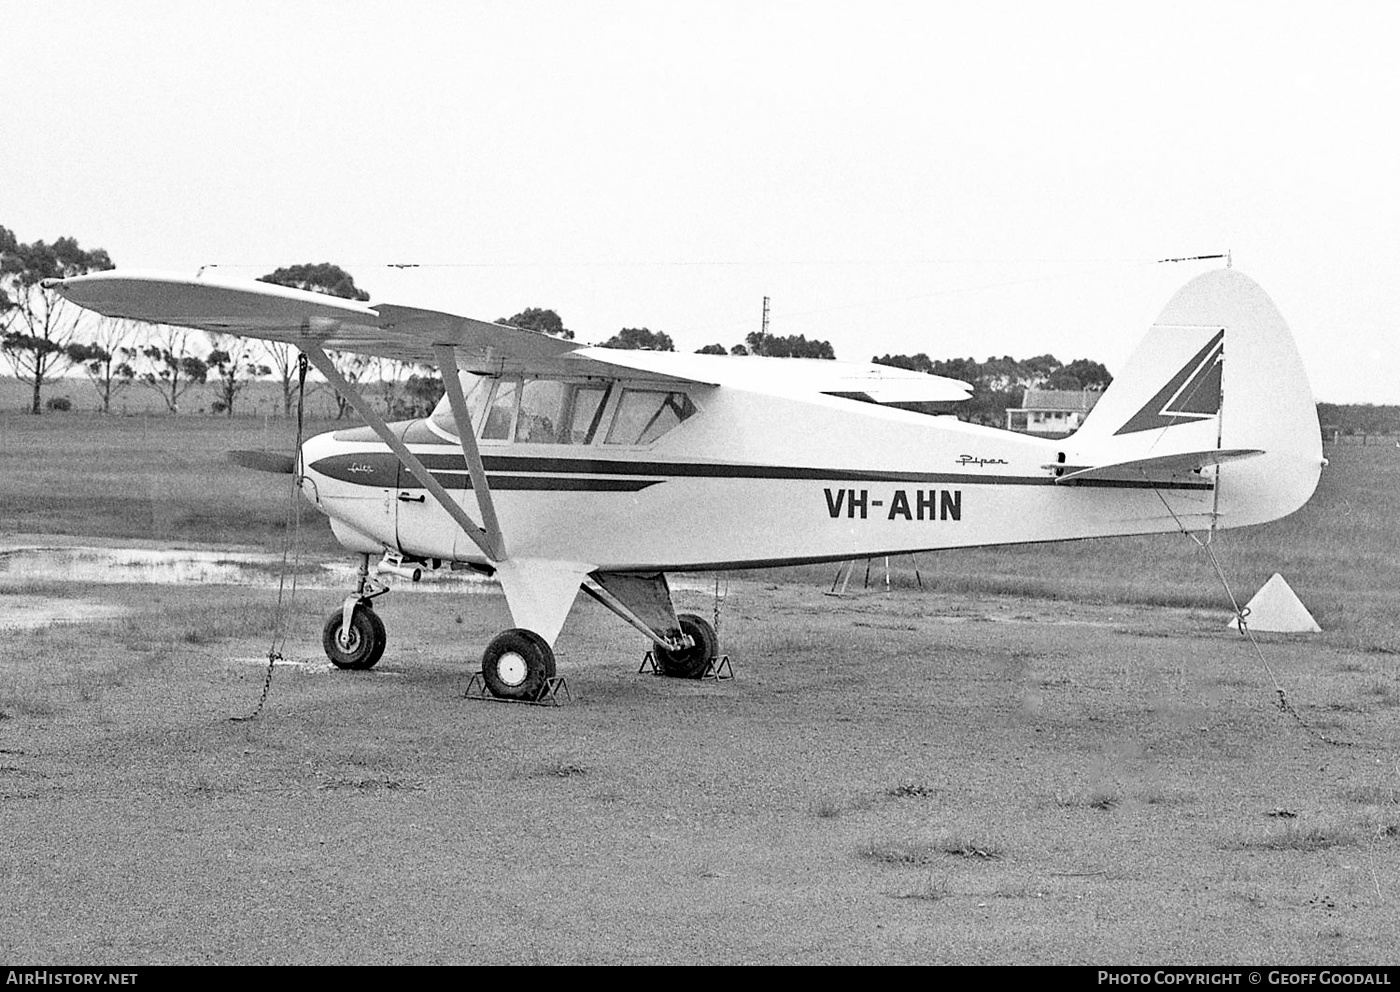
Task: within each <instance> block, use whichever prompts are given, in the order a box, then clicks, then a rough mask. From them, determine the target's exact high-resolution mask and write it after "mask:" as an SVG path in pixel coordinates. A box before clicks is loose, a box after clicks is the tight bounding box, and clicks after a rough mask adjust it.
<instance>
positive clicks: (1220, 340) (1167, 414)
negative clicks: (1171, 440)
mask: <svg viewBox="0 0 1400 992" xmlns="http://www.w3.org/2000/svg"><path fill="white" fill-rule="evenodd" d="M1224 338H1225V331H1224V330H1223V329H1222V330H1220V331H1218V332H1217V333H1216V335H1215V337H1213V338H1211V339H1210V341H1209V342H1208V343H1207V344H1206V346H1205V347H1204V348H1202V349H1201V350H1200V351H1198V352H1196V355H1195V357H1194V358H1192V359H1191V360H1190V361H1189V362H1187V363H1186V364H1185V365H1184V366H1182V368H1181V371H1179V372H1177V374H1176V375H1174V376H1172V379H1171V381H1170V382H1168V383H1167V384H1166V385H1165V386H1163V387H1162V389H1161V390H1160V391H1159V392H1158V393H1157V395H1156V396H1153V397H1152V399H1150V400H1148V401H1147V403H1146V404H1145V405H1144V406H1143V408H1142V409H1141V410H1139V411H1138V412H1137V413H1135V414H1133V416H1132V417H1131V419H1129V420H1128V422H1127V423H1126V424H1124V425H1123V426H1122V427H1120V428H1118V430H1116V431H1114V435H1115V436H1117V435H1119V434H1135V433H1137V432H1138V431H1150V430H1156V429H1157V428H1159V427H1171V426H1172V425H1173V424H1180V423H1192V422H1194V421H1197V420H1205V419H1206V418H1208V417H1213V416H1215V415H1216V414H1217V413H1219V412H1220V372H1221V368H1220V366H1221V361H1222V360H1223V357H1224V352H1225V346H1224Z"/></svg>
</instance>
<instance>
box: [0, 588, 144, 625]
mask: <svg viewBox="0 0 1400 992" xmlns="http://www.w3.org/2000/svg"><path fill="white" fill-rule="evenodd" d="M125 612H126V610H124V609H123V608H122V607H120V606H113V605H111V604H109V603H92V602H88V601H86V600H81V599H45V598H44V597H42V596H3V597H0V632H5V633H10V632H14V631H21V630H38V629H39V628H40V627H48V626H51V625H53V624H56V623H83V622H84V621H91V620H109V619H111V618H112V617H119V616H121V615H122V614H124V613H125Z"/></svg>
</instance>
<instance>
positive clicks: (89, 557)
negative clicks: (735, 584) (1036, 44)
mask: <svg viewBox="0 0 1400 992" xmlns="http://www.w3.org/2000/svg"><path fill="white" fill-rule="evenodd" d="M355 569H356V564H355V563H353V562H352V561H350V560H340V561H329V562H326V561H306V560H303V561H302V563H301V570H300V574H298V575H297V579H296V581H297V586H298V587H299V588H302V589H339V590H344V591H346V592H349V591H350V589H351V587H352V586H353V584H354V581H355V578H354V576H355ZM281 575H282V558H281V556H280V555H269V554H260V553H257V552H247V551H194V550H188V549H182V550H174V551H167V550H162V549H158V548H83V547H72V548H41V547H21V548H0V582H4V581H5V580H6V579H10V580H14V581H20V582H24V581H29V582H94V583H99V584H134V585H224V586H272V587H274V588H275V587H276V586H277V583H278V582H279V581H280V579H281ZM387 581H388V582H389V584H390V585H392V586H393V587H394V588H395V589H415V590H417V589H421V590H424V591H426V592H455V593H495V592H499V591H500V586H499V585H498V584H497V583H496V582H495V580H493V579H490V578H487V577H486V576H484V575H481V574H480V573H477V572H471V571H460V572H454V571H452V570H451V569H448V568H442V569H439V570H438V571H436V572H433V571H428V570H424V572H423V579H422V581H421V582H409V581H408V580H407V579H400V578H396V577H394V576H389V577H388V578H387ZM287 582H289V583H290V582H291V573H290V571H289V572H288V575H287ZM669 584H670V587H671V591H672V592H689V593H711V592H713V591H714V579H713V578H708V577H706V576H703V575H697V576H693V577H679V576H670V577H669Z"/></svg>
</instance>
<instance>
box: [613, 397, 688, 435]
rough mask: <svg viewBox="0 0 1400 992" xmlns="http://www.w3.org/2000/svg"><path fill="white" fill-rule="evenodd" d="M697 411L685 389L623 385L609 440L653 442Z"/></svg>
mask: <svg viewBox="0 0 1400 992" xmlns="http://www.w3.org/2000/svg"><path fill="white" fill-rule="evenodd" d="M694 413H695V404H694V403H692V402H690V397H689V396H687V395H686V394H685V393H663V392H659V391H653V390H649V389H624V390H623V391H622V399H620V400H619V401H618V404H617V414H616V415H615V416H614V417H613V422H612V426H611V427H610V428H608V436H607V438H606V443H607V444H650V443H651V442H652V441H655V440H656V439H657V438H659V437H660V436H661V435H663V434H665V433H666V432H667V431H669V430H671V429H672V428H674V427H676V426H678V425H679V424H680V423H681V422H682V421H684V420H686V419H687V418H689V417H690V416H691V415H692V414H694Z"/></svg>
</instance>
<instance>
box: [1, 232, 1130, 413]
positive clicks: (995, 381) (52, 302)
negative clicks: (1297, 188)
mask: <svg viewBox="0 0 1400 992" xmlns="http://www.w3.org/2000/svg"><path fill="white" fill-rule="evenodd" d="M113 267H114V266H113V263H112V260H111V258H110V256H109V255H108V253H107V252H106V251H105V250H103V249H101V248H93V249H84V248H82V247H81V246H80V245H79V244H78V241H77V239H75V238H71V237H62V238H59V239H57V240H56V241H54V242H53V243H52V244H49V243H46V242H44V241H34V242H31V243H22V242H20V241H19V240H18V239H17V238H16V236H15V234H14V232H12V231H10V230H8V229H7V228H5V227H3V226H0V332H2V333H0V355H3V356H4V358H5V359H6V360H7V362H8V364H9V365H10V367H11V368H12V369H13V371H14V374H15V376H16V378H17V379H19V380H20V381H21V382H24V383H25V384H27V385H28V386H29V387H30V395H31V405H30V409H31V412H32V413H40V412H42V411H43V409H44V404H43V389H44V387H45V385H47V384H48V383H50V382H52V381H53V380H54V379H56V378H58V377H59V376H62V375H65V374H66V373H68V372H70V371H72V370H73V369H74V368H77V369H80V370H81V371H82V372H83V373H84V374H85V375H86V376H87V378H88V380H89V381H90V382H91V383H92V385H93V387H94V389H95V390H96V392H97V396H98V401H99V409H100V410H102V411H103V412H108V411H110V410H111V408H112V403H113V401H114V399H115V398H116V397H117V396H118V395H119V394H120V393H121V392H122V391H123V390H125V389H128V388H131V387H133V386H136V387H141V388H146V389H149V390H152V391H154V392H155V393H157V394H158V395H159V396H160V397H161V399H162V400H163V401H164V403H165V406H166V408H167V409H168V410H169V411H170V412H171V413H178V412H179V410H180V402H181V399H182V398H183V397H184V396H186V394H187V393H188V392H189V390H191V389H193V388H194V387H196V386H201V385H205V384H213V385H214V386H215V387H216V391H215V396H216V398H215V402H214V404H213V406H214V410H215V412H219V413H225V414H227V415H229V416H232V415H233V414H234V411H235V407H236V406H237V402H238V397H239V394H240V393H241V392H242V390H243V389H244V388H245V387H246V386H247V385H248V384H249V383H250V382H252V381H254V380H256V379H269V378H270V379H272V380H273V381H276V382H277V383H278V384H279V385H280V386H281V395H282V406H283V412H284V413H286V414H288V415H290V413H291V412H292V408H293V405H294V402H295V396H296V390H297V379H298V365H297V351H296V349H295V348H294V347H292V346H291V345H287V344H281V343H278V342H270V341H254V340H249V339H246V338H240V337H237V336H235V335H217V334H206V333H204V332H199V331H194V330H190V329H188V328H179V327H173V326H169V325H151V324H139V323H137V322H133V321H126V320H116V319H112V318H100V319H98V318H93V317H92V316H91V315H85V314H84V313H83V312H82V311H81V310H79V308H77V307H74V306H72V305H71V304H68V303H67V302H66V301H65V300H64V299H63V297H62V296H60V295H59V294H57V293H55V292H53V291H52V290H48V289H45V288H44V287H43V285H42V283H43V281H44V280H45V279H53V278H71V277H73V276H79V275H85V274H88V273H91V272H100V271H104V270H107V269H111V268H113ZM259 279H260V280H261V281H263V282H268V283H274V284H277V285H281V286H289V287H292V288H296V289H301V290H310V291H313V292H319V293H326V294H329V295H332V296H337V297H340V298H343V299H349V300H358V301H368V300H369V298H370V294H369V293H368V292H366V291H365V290H364V289H362V288H361V287H359V286H356V285H355V280H354V278H353V277H352V276H351V275H350V274H349V273H348V272H346V271H345V270H344V269H342V268H340V267H339V266H337V265H334V264H331V263H329V262H324V263H320V264H303V265H292V266H287V267H284V268H279V269H276V270H274V271H273V272H269V273H267V274H265V275H263V276H260V277H259ZM498 323H502V324H508V325H511V326H514V327H521V328H526V329H529V330H534V331H539V332H541V333H544V334H551V335H555V336H557V337H561V338H564V339H567V340H573V339H574V332H573V331H572V330H570V329H569V328H567V327H565V325H564V321H563V320H562V318H560V316H559V314H558V313H557V312H555V311H554V310H549V309H545V308H541V307H529V308H526V309H524V310H522V311H520V312H519V313H517V314H514V315H513V316H510V317H502V318H500V319H499V321H498ZM602 347H605V348H630V349H647V350H653V351H674V350H675V343H674V341H673V340H672V338H671V337H670V335H668V334H666V333H665V332H664V331H654V330H651V329H650V328H647V327H625V328H622V329H621V330H620V331H618V333H617V334H615V335H613V336H612V337H611V338H609V339H608V340H606V341H604V342H603V343H602ZM699 353H700V354H718V355H762V356H771V357H780V358H818V359H834V358H835V357H836V353H835V351H834V349H833V348H832V346H831V343H830V342H829V341H821V340H815V339H813V340H808V339H807V338H806V337H805V336H803V335H800V334H799V335H790V336H784V335H776V334H770V333H766V332H764V331H754V332H751V333H749V334H748V335H746V336H745V337H744V339H743V340H742V341H739V342H736V343H735V344H732V345H729V346H727V347H726V346H725V345H723V344H718V343H716V344H710V345H706V346H705V347H703V348H700V349H699ZM331 358H332V360H333V361H334V362H335V363H336V366H337V369H338V370H339V371H340V373H341V374H342V375H344V376H345V378H346V379H347V380H348V381H350V382H352V383H357V384H363V385H364V386H365V388H366V390H367V391H368V392H370V393H372V394H377V395H378V397H379V399H380V401H381V403H382V405H383V408H384V411H385V413H386V414H387V415H389V416H416V415H422V414H424V413H426V412H427V411H429V410H431V408H432V407H433V405H434V404H435V403H436V402H437V401H438V399H439V398H440V397H441V396H442V380H441V378H440V376H439V375H438V373H437V370H436V369H434V368H433V367H431V366H423V365H413V364H410V363H404V362H397V361H392V360H389V359H382V358H374V357H371V356H366V355H356V354H350V353H345V352H341V353H332V354H331ZM871 361H873V362H876V363H878V364H883V365H890V366H894V367H897V368H904V369H911V370H914V371H919V372H927V373H931V374H934V375H943V376H949V377H951V378H955V379H961V380H964V381H966V382H968V383H970V384H971V385H972V387H973V393H972V399H971V401H970V402H969V403H967V404H965V405H963V407H962V408H961V409H960V410H959V416H962V417H964V418H965V419H969V420H973V421H975V422H980V423H987V424H994V425H1000V424H1003V423H1004V422H1005V411H1006V409H1007V408H1008V407H1012V406H1019V405H1020V403H1021V400H1022V397H1023V395H1024V391H1025V389H1027V388H1029V387H1040V388H1049V389H1104V388H1106V387H1107V386H1108V384H1109V383H1110V382H1111V381H1112V377H1111V376H1110V375H1109V374H1108V370H1107V369H1105V368H1104V367H1103V365H1101V364H1099V363H1098V362H1094V361H1091V360H1089V359H1086V358H1081V359H1076V360H1074V361H1072V362H1069V363H1068V364H1065V363H1062V362H1060V361H1059V360H1058V359H1056V358H1055V357H1054V356H1053V355H1038V356H1035V357H1033V358H1028V359H1024V360H1017V359H1015V358H1012V357H1011V356H1009V355H1004V356H1002V357H1000V358H996V357H990V358H988V359H987V360H986V361H985V362H978V361H976V360H975V359H972V358H952V359H941V360H934V359H931V358H929V356H928V355H927V354H924V353H922V352H920V353H919V354H915V355H881V356H874V357H872V359H871ZM336 403H337V416H338V417H344V416H345V415H346V414H347V413H348V412H349V408H348V405H347V404H346V402H345V400H344V399H343V398H341V397H339V396H337V397H336Z"/></svg>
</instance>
